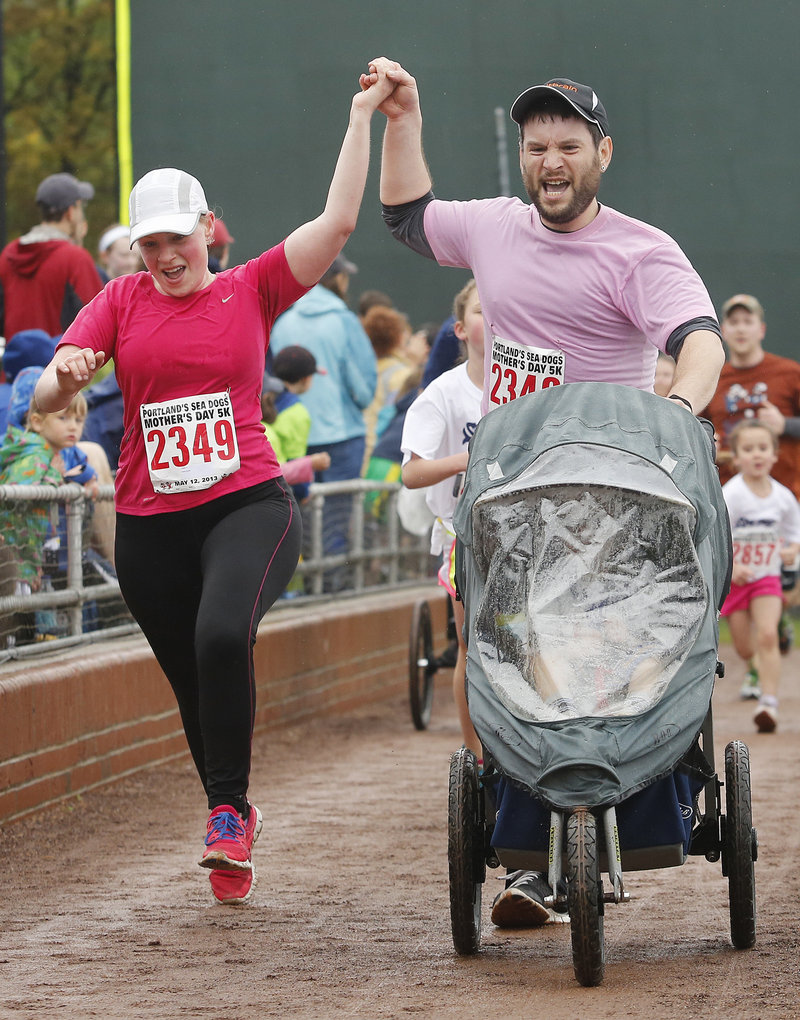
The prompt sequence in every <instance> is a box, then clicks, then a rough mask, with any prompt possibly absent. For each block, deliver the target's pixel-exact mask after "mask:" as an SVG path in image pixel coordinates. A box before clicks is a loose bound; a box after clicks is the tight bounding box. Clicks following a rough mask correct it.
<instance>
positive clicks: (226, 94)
mask: <svg viewBox="0 0 800 1020" xmlns="http://www.w3.org/2000/svg"><path fill="white" fill-rule="evenodd" d="M117 6H118V26H119V27H121V31H120V32H119V33H118V43H121V44H122V45H123V46H124V45H125V40H126V38H127V40H128V42H129V47H130V50H129V52H130V78H129V84H130V90H129V93H128V91H127V88H126V87H123V88H121V89H120V99H121V104H122V107H124V108H122V109H121V116H120V125H121V138H120V143H121V144H120V153H121V159H122V174H121V178H122V182H123V190H124V189H125V184H126V181H127V180H129V179H130V178H131V177H132V178H135V177H136V176H138V175H140V174H141V173H143V172H145V171H147V170H149V169H151V168H152V167H155V166H165V165H177V166H180V167H184V168H186V169H188V170H190V171H192V172H193V173H195V174H196V175H197V176H198V177H199V178H200V180H201V181H202V182H203V184H204V185H205V188H206V194H207V196H208V199H209V202H210V203H211V204H212V205H213V206H215V207H216V209H217V211H218V212H221V213H222V215H223V216H224V218H225V221H226V223H227V225H228V226H229V228H230V229H231V232H232V233H233V235H234V237H235V238H236V245H235V247H234V249H233V253H234V256H235V259H236V261H244V260H245V259H247V258H249V257H251V256H253V255H255V254H257V253H259V252H260V251H262V250H263V249H264V248H265V247H267V246H269V245H271V244H273V243H275V242H277V241H279V240H280V239H281V238H282V237H284V236H285V235H286V233H288V232H289V231H290V230H291V229H292V228H293V227H294V226H296V225H297V224H298V223H300V222H302V221H303V220H305V219H308V218H311V217H313V216H314V215H316V213H317V212H318V211H319V210H320V209H321V207H322V204H323V200H324V196H325V192H326V188H327V184H328V181H329V178H330V174H331V171H332V168H333V164H334V161H335V157H336V153H337V150H338V146H339V143H340V141H341V137H342V135H343V132H344V130H345V126H346V123H347V115H348V108H349V102H350V97H351V95H352V94H353V92H354V91H355V89H356V87H357V77H358V73H359V72H360V71H361V70H362V69H363V68H364V67H365V64H366V61H367V59H368V58H369V57H371V56H375V55H378V54H387V55H389V56H392V57H394V58H396V59H398V60H400V61H402V62H403V63H404V64H405V65H406V66H407V67H408V68H409V70H411V71H412V73H413V74H414V75H415V76H416V77H417V79H418V82H419V86H420V92H421V95H422V102H423V112H424V116H425V126H424V139H425V149H426V153H427V156H428V160H429V162H430V165H431V169H432V172H433V175H434V179H435V191H436V194H437V195H438V196H439V197H441V198H460V199H463V198H477V197H487V196H492V195H496V194H498V193H501V191H502V190H504V187H503V184H502V181H503V168H504V164H507V165H508V167H509V168H510V170H509V174H508V176H509V177H510V190H511V193H513V194H520V193H521V190H520V186H519V183H518V177H519V174H518V170H517V159H516V138H515V135H514V131H513V128H514V126H513V124H512V123H511V122H510V120H508V118H507V117H506V116H505V114H504V115H503V116H502V118H501V122H500V129H498V122H497V119H496V116H495V110H496V109H497V108H501V109H502V110H503V111H507V109H508V107H509V105H510V103H511V101H512V100H513V99H514V98H515V97H516V95H517V94H518V93H519V92H520V91H521V90H522V89H523V88H524V87H526V86H527V85H529V84H533V83H535V82H537V81H542V80H545V79H546V78H547V77H550V76H555V75H565V76H567V77H571V78H575V79H578V80H581V81H585V82H588V83H589V84H591V85H593V86H594V88H595V90H596V91H597V93H598V94H599V95H600V97H601V99H602V100H603V102H604V104H605V106H606V108H607V110H608V113H609V117H610V120H611V129H612V136H613V139H614V143H615V156H614V161H613V164H612V167H611V169H610V171H609V173H608V174H606V176H605V179H604V182H603V190H602V192H601V200H603V201H605V202H607V203H608V204H610V205H612V206H614V207H615V208H618V209H620V210H621V211H623V212H626V213H629V214H631V215H633V216H636V217H639V218H642V219H644V220H647V221H648V222H651V223H653V224H655V225H657V226H660V227H662V228H663V229H665V230H666V231H668V232H669V233H670V234H672V235H673V236H674V237H675V238H676V239H677V240H678V241H679V242H680V244H681V245H682V246H683V248H684V249H685V251H686V252H687V254H688V255H689V257H690V259H691V260H692V262H693V263H694V264H695V266H696V267H697V268H698V270H699V271H700V272H701V274H702V275H703V277H704V279H705V280H706V283H707V285H708V287H709V290H710V292H711V295H712V297H713V299H714V301H715V303H716V305H717V307H719V306H720V304H721V303H722V302H723V301H724V300H725V298H726V297H728V296H729V295H730V294H732V293H734V292H736V291H748V292H752V293H755V294H756V295H758V296H759V297H760V299H761V300H762V302H763V304H764V305H765V307H766V309H767V316H768V327H769V328H768V335H767V346H768V347H769V348H770V349H772V350H775V351H777V352H779V353H783V354H786V355H789V356H797V355H800V344H798V343H797V341H796V339H795V332H796V316H797V299H796V293H797V291H798V275H799V271H800V243H799V242H798V204H797V199H796V197H795V192H796V184H795V181H796V176H797V167H798V163H799V162H800V132H798V130H797V126H796V115H795V112H794V105H795V100H796V97H797V96H798V95H800V61H799V60H798V59H797V56H796V38H797V34H798V25H799V24H800V6H798V5H797V4H796V3H792V2H765V3H763V4H760V5H753V4H751V3H749V2H747V0H727V2H698V0H694V2H690V0H673V2H671V3H665V4H658V5H656V4H650V3H644V2H633V0H607V2H605V3H597V2H590V0H573V2H572V3H571V4H568V5H567V4H537V3H527V2H521V0H513V2H503V0H500V2H498V3H493V4H490V3H487V2H485V0H469V2H460V3H459V2H454V0H436V2H430V0H427V2H420V0H406V2H405V3H403V4H385V3H380V2H378V3H375V2H371V3H366V2H364V0H354V2H351V3H330V2H320V0H306V2H304V3H301V4H297V3H289V2H285V3H283V2H280V3H278V2H273V3H264V2H255V0H230V2H229V3H227V4H220V3H219V2H213V3H212V2H210V0H170V2H168V3H165V2H164V0H130V3H129V4H128V3H127V2H124V3H123V2H120V0H118V4H117ZM128 17H129V24H128V21H127V19H128ZM123 64H124V62H123ZM122 74H123V76H124V75H125V74H127V72H126V71H125V70H124V67H123V71H122ZM128 96H129V101H128ZM128 114H129V124H130V127H129V128H128V127H127V124H128V120H127V115H128ZM380 121H381V118H380V117H378V118H376V121H375V125H374V132H373V134H374V160H373V168H372V173H371V176H370V182H369V186H368V190H367V194H366V197H365V201H364V206H363V211H362V216H361V220H360V222H359V226H358V229H357V231H356V233H355V235H354V236H353V238H352V239H351V241H350V243H349V245H348V249H347V251H348V254H349V255H350V257H351V258H352V259H353V260H354V261H355V262H356V263H357V264H358V265H359V267H360V273H359V275H358V276H357V277H356V278H355V280H354V282H353V291H354V294H355V295H356V296H357V295H358V293H360V292H361V291H362V290H365V289H367V288H373V287H377V288H380V289H382V290H386V291H388V292H389V293H391V294H392V295H393V296H394V298H395V299H396V301H397V303H398V304H399V305H400V306H401V307H402V308H404V309H405V310H406V311H407V312H408V313H409V315H410V316H411V318H412V320H413V321H414V323H415V324H418V323H420V322H422V321H424V320H428V319H441V318H443V317H444V316H445V315H446V314H447V313H448V310H449V306H450V302H451V299H452V296H453V294H454V293H455V292H456V291H457V290H458V289H459V287H460V286H461V284H462V282H463V280H464V279H465V277H466V274H465V273H463V272H461V271H455V270H448V269H441V268H439V267H437V266H436V265H435V264H434V263H431V262H428V261H426V260H424V259H422V258H420V257H419V256H416V255H414V254H412V253H411V252H408V251H406V250H405V249H403V248H402V247H401V246H400V245H398V244H397V243H396V242H395V241H393V240H392V239H391V237H390V236H389V234H388V233H387V232H386V230H385V228H384V226H383V224H382V222H381V219H380V211H379V204H378V169H379V156H380V135H381V131H382V124H381V122H380ZM503 132H505V137H503ZM498 139H499V140H498ZM126 146H128V147H127V148H126ZM126 171H127V175H126Z"/></svg>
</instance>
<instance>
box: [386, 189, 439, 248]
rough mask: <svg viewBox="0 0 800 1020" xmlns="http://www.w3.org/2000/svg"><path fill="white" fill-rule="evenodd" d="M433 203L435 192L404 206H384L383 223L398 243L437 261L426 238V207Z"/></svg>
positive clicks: (430, 192) (405, 203)
mask: <svg viewBox="0 0 800 1020" xmlns="http://www.w3.org/2000/svg"><path fill="white" fill-rule="evenodd" d="M432 201H433V192H432V191H429V192H428V193H427V195H423V196H422V198H415V199H414V201H413V202H404V203H403V204H402V205H384V206H382V207H381V215H382V216H383V222H384V223H385V224H386V226H387V227H388V228H389V230H390V231H391V232H392V234H393V236H394V237H396V238H397V240H398V241H402V242H403V244H404V245H406V247H408V248H410V249H411V250H412V251H415V252H417V253H418V254H419V255H424V256H425V258H426V259H433V260H434V261H435V260H436V256H435V255H434V254H433V250H432V249H431V246H430V245H429V244H428V239H427V237H426V236H425V207H426V206H427V205H428V203H429V202H432Z"/></svg>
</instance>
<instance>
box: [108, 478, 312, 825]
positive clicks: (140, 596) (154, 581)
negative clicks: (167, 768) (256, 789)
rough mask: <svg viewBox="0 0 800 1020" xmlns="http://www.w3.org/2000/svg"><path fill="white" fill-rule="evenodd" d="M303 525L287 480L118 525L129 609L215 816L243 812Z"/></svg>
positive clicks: (126, 517)
mask: <svg viewBox="0 0 800 1020" xmlns="http://www.w3.org/2000/svg"><path fill="white" fill-rule="evenodd" d="M301 539H302V525H301V523H300V513H299V511H298V508H297V504H296V503H295V501H294V497H293V496H292V492H291V489H290V488H289V486H287V485H286V483H285V482H284V480H283V479H282V478H278V479H273V480H271V481H269V482H263V483H261V484H259V485H256V486H253V487H252V488H249V489H243V490H241V491H240V492H233V493H229V494H227V495H224V496H220V497H218V498H217V499H214V500H211V501H210V502H208V503H205V504H203V505H202V506H199V507H195V508H193V509H191V510H179V511H176V512H175V513H165V514H155V515H152V516H149V517H136V516H133V515H131V514H117V533H116V568H117V576H118V578H119V583H120V588H121V590H122V595H123V597H124V599H125V602H126V603H127V605H128V608H129V609H130V611H131V613H132V614H133V616H134V618H135V619H136V621H137V623H138V624H139V625H140V627H141V628H142V631H143V632H144V635H145V637H146V638H147V640H148V642H149V644H150V647H151V648H152V649H153V652H154V654H155V656H156V659H157V660H158V662H159V665H160V666H161V668H162V669H163V670H164V672H165V673H166V675H167V679H168V680H169V682H170V684H171V686H172V690H173V691H174V692H175V697H176V698H177V701H178V707H179V709H180V713H181V719H182V721H183V729H184V732H185V734H186V740H187V741H188V744H189V750H190V751H191V753H192V757H193V759H194V763H195V766H196V767H197V771H198V773H199V775H200V779H201V781H202V783H203V787H204V788H205V791H206V794H207V795H208V806H209V809H211V810H213V809H214V808H215V807H219V805H220V804H231V805H232V806H233V807H235V808H236V809H237V810H238V811H240V812H241V813H242V814H246V813H247V807H246V794H247V787H248V779H249V774H250V751H251V743H252V736H253V723H254V720H255V675H254V669H253V645H254V644H255V639H256V630H257V628H258V624H259V621H260V620H261V618H262V616H263V615H264V613H266V611H267V610H268V609H269V607H270V606H271V605H272V603H273V602H274V601H275V600H276V599H277V598H278V597H279V595H280V594H281V593H282V592H283V590H284V589H285V588H286V585H287V584H288V582H289V580H290V579H291V576H292V574H293V572H294V569H295V567H296V566H297V561H298V557H299V555H300V546H301Z"/></svg>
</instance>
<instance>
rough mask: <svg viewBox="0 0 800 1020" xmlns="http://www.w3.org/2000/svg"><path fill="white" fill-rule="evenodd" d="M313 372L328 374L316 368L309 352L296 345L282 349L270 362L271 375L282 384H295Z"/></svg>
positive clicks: (322, 369)
mask: <svg viewBox="0 0 800 1020" xmlns="http://www.w3.org/2000/svg"><path fill="white" fill-rule="evenodd" d="M315 372H318V373H319V374H320V375H327V374H328V373H327V372H326V371H325V369H324V368H317V359H316V358H315V357H314V355H313V354H312V353H311V351H309V350H308V349H307V348H305V347H300V346H298V345H297V344H292V345H291V346H289V347H284V348H283V350H282V351H278V353H277V354H276V355H275V357H274V358H273V360H272V374H273V375H275V376H277V377H278V379H280V380H281V381H282V382H287V383H296V382H299V381H300V380H301V379H305V378H306V377H307V376H309V375H314V373H315Z"/></svg>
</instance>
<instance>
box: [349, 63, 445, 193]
mask: <svg viewBox="0 0 800 1020" xmlns="http://www.w3.org/2000/svg"><path fill="white" fill-rule="evenodd" d="M379 68H380V69H381V70H384V71H385V73H386V77H387V78H388V79H389V80H390V81H392V82H394V83H395V88H394V91H393V92H392V93H391V95H390V96H389V97H388V98H387V99H385V100H384V101H383V102H382V103H381V104H380V106H379V107H378V109H379V110H380V111H381V113H383V114H385V116H386V118H387V123H386V132H385V134H384V136H383V159H382V163H381V187H380V197H381V202H382V203H383V204H384V205H403V204H404V203H406V202H413V201H415V200H416V199H418V198H422V197H423V195H426V194H427V193H428V192H429V191H430V190H431V186H432V182H431V175H430V173H429V171H428V165H427V163H426V162H425V156H424V155H423V152H422V111H421V110H420V105H419V94H418V92H417V83H416V81H415V80H414V79H413V78H412V77H411V75H410V74H409V73H408V71H406V70H405V69H404V68H403V67H401V66H400V64H398V63H397V62H396V61H394V60H389V59H388V58H387V57H376V58H375V60H371V61H370V63H369V73H368V74H362V75H361V88H362V89H364V90H366V89H368V88H370V87H371V86H372V85H374V84H375V83H376V82H377V81H378V70H379Z"/></svg>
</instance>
